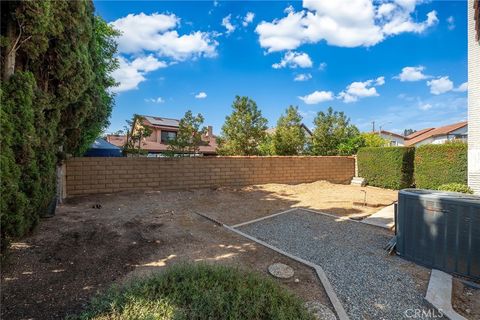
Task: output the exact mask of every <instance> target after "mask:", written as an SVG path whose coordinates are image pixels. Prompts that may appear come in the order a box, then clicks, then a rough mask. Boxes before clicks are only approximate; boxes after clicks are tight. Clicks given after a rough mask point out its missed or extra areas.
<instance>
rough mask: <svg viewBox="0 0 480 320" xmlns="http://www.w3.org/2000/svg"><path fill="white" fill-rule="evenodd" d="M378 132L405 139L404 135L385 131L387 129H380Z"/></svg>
mask: <svg viewBox="0 0 480 320" xmlns="http://www.w3.org/2000/svg"><path fill="white" fill-rule="evenodd" d="M379 132H380V133H383V134H386V135H389V136H394V137H398V138H402V139H405V137H404V136H402V135H401V134H398V133H395V132H391V131H387V130H380V131H379Z"/></svg>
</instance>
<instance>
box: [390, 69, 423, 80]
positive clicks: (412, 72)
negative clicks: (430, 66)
mask: <svg viewBox="0 0 480 320" xmlns="http://www.w3.org/2000/svg"><path fill="white" fill-rule="evenodd" d="M423 70H425V67H424V66H418V67H405V68H403V69H402V72H401V73H400V74H399V75H398V76H396V77H395V79H399V80H400V81H402V82H404V81H419V80H424V79H427V78H430V76H427V75H425V74H424V73H423Z"/></svg>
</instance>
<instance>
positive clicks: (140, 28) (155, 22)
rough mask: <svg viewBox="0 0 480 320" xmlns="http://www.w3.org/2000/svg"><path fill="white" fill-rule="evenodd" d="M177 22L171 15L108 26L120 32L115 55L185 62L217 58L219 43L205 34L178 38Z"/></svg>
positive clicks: (133, 16)
mask: <svg viewBox="0 0 480 320" xmlns="http://www.w3.org/2000/svg"><path fill="white" fill-rule="evenodd" d="M179 23H180V18H178V17H177V16H176V15H174V14H160V13H152V14H150V15H147V14H145V13H140V14H129V15H127V16H126V17H123V18H120V19H117V20H115V21H113V22H112V23H111V25H112V26H113V27H114V28H115V29H117V30H119V31H120V32H121V35H120V36H119V37H118V38H117V43H118V51H119V52H120V53H128V54H136V55H138V54H143V53H144V51H148V52H154V53H155V54H156V55H158V56H161V57H169V58H172V59H174V60H186V59H190V58H197V57H202V56H205V57H213V56H215V55H216V47H217V46H218V42H217V41H215V39H214V37H213V35H212V34H211V33H208V32H201V31H194V32H191V33H190V34H184V35H179V34H178V32H177V30H174V29H175V28H176V27H177V26H178V24H179Z"/></svg>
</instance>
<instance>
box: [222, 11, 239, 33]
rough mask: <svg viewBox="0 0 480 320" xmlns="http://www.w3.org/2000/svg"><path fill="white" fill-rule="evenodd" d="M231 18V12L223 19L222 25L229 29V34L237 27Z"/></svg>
mask: <svg viewBox="0 0 480 320" xmlns="http://www.w3.org/2000/svg"><path fill="white" fill-rule="evenodd" d="M231 19H232V15H231V14H229V15H228V16H226V17H224V18H223V19H222V26H224V27H225V29H227V34H230V33H232V32H233V31H235V29H236V27H235V26H234V25H233V24H232V22H231Z"/></svg>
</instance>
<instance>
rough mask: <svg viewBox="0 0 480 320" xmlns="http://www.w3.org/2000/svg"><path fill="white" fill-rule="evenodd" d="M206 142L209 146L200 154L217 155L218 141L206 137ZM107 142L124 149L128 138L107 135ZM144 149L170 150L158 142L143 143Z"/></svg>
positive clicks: (203, 148) (201, 150)
mask: <svg viewBox="0 0 480 320" xmlns="http://www.w3.org/2000/svg"><path fill="white" fill-rule="evenodd" d="M204 138H205V140H209V144H208V145H207V146H200V153H203V154H216V153H217V139H216V138H215V137H212V138H211V139H208V137H204ZM107 141H108V142H110V143H111V144H113V145H116V146H117V147H120V148H122V147H123V146H124V145H125V143H126V142H127V137H126V136H120V135H107ZM142 149H143V150H147V151H149V152H164V151H167V150H168V145H167V144H165V143H158V142H156V141H147V140H144V141H142Z"/></svg>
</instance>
